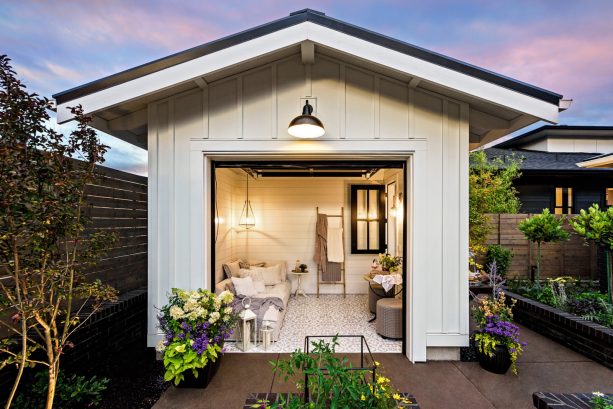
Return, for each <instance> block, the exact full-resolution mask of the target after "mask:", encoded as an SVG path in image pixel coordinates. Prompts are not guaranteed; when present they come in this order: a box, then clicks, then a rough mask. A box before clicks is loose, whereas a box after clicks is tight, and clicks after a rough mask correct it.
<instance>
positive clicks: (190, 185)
mask: <svg viewBox="0 0 613 409" xmlns="http://www.w3.org/2000/svg"><path fill="white" fill-rule="evenodd" d="M306 97H309V99H310V101H311V102H312V103H313V105H314V106H315V107H316V114H317V116H318V117H319V118H320V119H321V120H322V122H323V123H324V125H325V127H326V135H325V136H324V137H323V138H320V139H319V140H316V141H299V140H296V139H294V138H292V137H291V136H290V135H288V134H287V124H288V122H289V121H290V120H291V119H292V118H293V117H294V116H296V115H297V114H299V113H300V111H301V106H302V104H303V102H302V101H301V99H300V98H306ZM313 98H316V101H315V100H314V99H313ZM468 135H469V132H468V106H467V105H466V104H465V103H460V102H457V101H453V100H450V99H448V98H446V97H443V96H440V95H436V94H432V93H427V92H425V91H418V90H414V89H411V88H409V86H408V85H407V84H404V83H401V82H398V81H396V80H393V79H391V78H386V77H383V76H380V75H378V74H375V73H372V72H368V71H364V70H362V69H360V68H357V67H353V66H349V65H346V64H344V63H341V62H338V61H335V60H332V59H328V58H323V57H321V56H319V55H317V56H316V62H315V64H314V65H303V64H302V63H301V62H300V59H299V56H296V57H292V58H289V59H285V60H281V61H279V62H276V63H273V64H270V65H267V66H264V67H261V68H259V69H257V70H252V71H249V72H246V73H243V74H241V75H239V76H235V77H231V78H227V79H224V80H221V81H218V82H215V83H211V84H209V86H208V87H206V88H205V89H203V90H198V91H194V92H188V93H184V94H180V95H176V96H174V97H171V98H167V99H164V100H161V101H157V102H155V103H152V104H150V105H149V138H148V143H149V203H150V205H149V227H150V229H149V231H150V235H149V240H150V243H149V322H148V325H149V327H148V328H149V331H148V332H149V341H148V342H149V345H153V344H154V343H155V341H156V340H157V337H158V335H157V330H156V328H155V323H156V318H155V315H156V311H155V308H154V307H159V306H161V305H163V304H164V303H165V302H166V294H167V293H168V291H169V289H170V288H172V287H186V288H197V287H202V288H208V287H209V286H210V281H211V280H210V277H211V273H212V272H211V269H212V267H211V252H210V246H211V240H210V237H211V236H210V234H211V219H210V218H211V217H214V216H212V215H210V209H209V203H210V183H211V175H210V160H211V158H213V159H218V158H227V157H234V158H236V157H238V156H239V155H250V156H251V157H255V158H257V159H262V158H266V157H276V158H278V157H283V158H285V159H287V158H291V157H296V158H297V157H300V158H304V157H310V158H313V157H317V158H336V157H343V158H345V159H347V158H352V157H355V158H364V157H366V156H369V157H372V156H375V157H377V158H379V159H380V158H381V157H387V158H391V157H394V158H400V157H402V158H406V159H407V163H408V167H409V175H408V178H407V180H406V181H405V183H404V185H405V189H406V190H405V192H406V193H405V194H406V196H407V202H408V206H407V208H406V215H407V217H408V219H407V222H408V226H409V231H408V237H407V248H408V254H407V255H406V260H407V268H408V280H407V281H408V282H407V283H406V284H407V291H408V293H407V294H408V295H407V299H408V305H407V311H408V317H407V334H408V336H409V339H408V340H407V342H408V350H407V355H408V356H409V358H410V359H412V360H414V361H424V360H426V348H427V347H454V346H463V345H467V343H468V280H467V267H466V266H467V264H468ZM365 267H367V266H365Z"/></svg>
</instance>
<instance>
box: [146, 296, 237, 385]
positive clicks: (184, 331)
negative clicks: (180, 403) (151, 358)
mask: <svg viewBox="0 0 613 409" xmlns="http://www.w3.org/2000/svg"><path fill="white" fill-rule="evenodd" d="M233 299H234V295H233V294H232V293H231V292H229V291H223V292H222V293H221V294H219V295H215V294H213V293H211V292H210V291H209V290H193V291H185V290H181V289H177V288H173V289H172V293H171V294H170V297H169V299H168V303H167V304H166V305H165V306H164V307H162V308H161V310H160V315H159V316H158V322H159V327H160V329H161V330H162V331H163V332H164V339H162V340H161V341H160V342H159V343H158V345H157V350H158V352H160V353H162V355H163V360H164V367H165V368H166V372H165V373H164V380H166V381H172V382H174V384H175V385H178V384H179V383H180V382H181V381H182V380H184V379H185V372H187V371H190V372H191V373H192V374H193V375H194V377H196V378H197V377H198V370H199V369H202V368H204V367H206V365H207V364H209V363H210V362H215V361H216V360H217V359H218V358H219V356H220V355H221V354H222V353H223V343H224V341H225V340H226V339H227V338H228V337H229V336H230V334H231V332H232V328H233V327H234V325H235V324H236V320H237V314H236V313H235V311H234V309H233V307H232V306H231V305H230V304H231V303H232V301H233Z"/></svg>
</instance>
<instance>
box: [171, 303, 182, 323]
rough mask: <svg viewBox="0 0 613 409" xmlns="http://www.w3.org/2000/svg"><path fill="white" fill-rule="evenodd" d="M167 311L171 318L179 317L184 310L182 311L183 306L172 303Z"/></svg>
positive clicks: (176, 318)
mask: <svg viewBox="0 0 613 409" xmlns="http://www.w3.org/2000/svg"><path fill="white" fill-rule="evenodd" d="M169 312H170V316H171V317H172V319H173V320H178V319H181V318H183V316H184V315H185V311H183V308H181V307H179V306H178V305H173V306H172V307H170V311H169Z"/></svg>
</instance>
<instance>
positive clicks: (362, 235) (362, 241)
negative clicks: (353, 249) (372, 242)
mask: <svg viewBox="0 0 613 409" xmlns="http://www.w3.org/2000/svg"><path fill="white" fill-rule="evenodd" d="M367 223H368V222H358V232H357V233H358V237H357V244H358V250H368V243H367V240H368V239H367V238H368V234H367V230H366V229H367V228H368V224H367Z"/></svg>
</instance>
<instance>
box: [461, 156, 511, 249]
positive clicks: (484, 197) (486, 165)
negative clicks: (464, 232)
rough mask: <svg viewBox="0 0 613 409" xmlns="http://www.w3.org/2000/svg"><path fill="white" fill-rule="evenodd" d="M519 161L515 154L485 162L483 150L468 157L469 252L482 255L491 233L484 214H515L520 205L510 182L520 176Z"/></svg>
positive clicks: (488, 221) (487, 219)
mask: <svg viewBox="0 0 613 409" xmlns="http://www.w3.org/2000/svg"><path fill="white" fill-rule="evenodd" d="M522 162H523V159H522V158H521V157H519V156H517V155H507V156H505V157H495V158H491V159H488V157H487V155H486V154H485V152H484V151H476V152H472V153H471V154H470V169H469V175H468V186H469V200H468V213H469V220H470V225H469V242H470V248H471V251H472V252H473V253H474V254H475V255H478V254H483V252H484V251H485V249H486V248H485V241H486V238H487V235H488V233H489V232H490V230H491V227H490V220H489V218H488V216H487V214H488V213H494V214H501V213H518V212H519V208H520V206H521V202H520V201H519V198H518V197H517V190H516V189H515V187H514V186H513V181H514V180H515V179H517V178H518V177H520V176H521V169H520V168H521V164H522Z"/></svg>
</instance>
